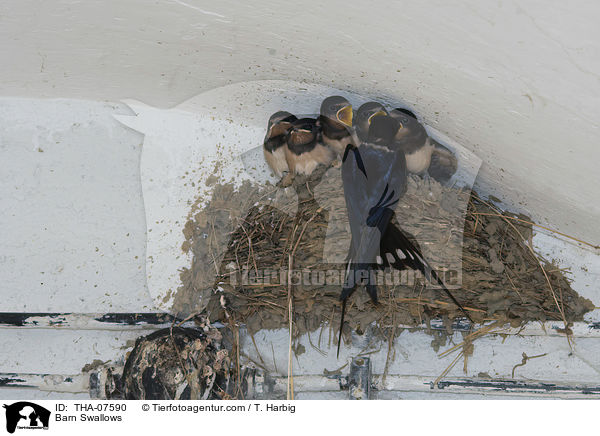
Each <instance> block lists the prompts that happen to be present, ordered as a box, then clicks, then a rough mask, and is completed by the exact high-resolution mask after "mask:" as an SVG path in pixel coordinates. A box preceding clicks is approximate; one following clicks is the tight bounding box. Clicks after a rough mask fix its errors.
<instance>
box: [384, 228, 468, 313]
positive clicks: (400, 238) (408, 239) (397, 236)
mask: <svg viewBox="0 0 600 436" xmlns="http://www.w3.org/2000/svg"><path fill="white" fill-rule="evenodd" d="M397 250H400V252H402V255H403V256H404V258H400V256H399V255H398V252H397ZM387 253H390V254H391V255H392V257H393V258H394V262H389V261H387V260H386V257H387ZM381 257H382V259H384V265H383V266H391V267H393V268H395V269H398V270H404V269H407V268H411V269H414V270H419V271H421V273H422V274H423V275H424V276H425V278H426V279H427V280H428V281H430V282H432V283H433V282H436V283H437V284H439V285H440V286H441V287H442V289H443V291H444V292H445V293H446V295H447V296H448V297H449V298H450V299H451V300H452V302H453V303H454V304H455V305H456V306H457V307H458V308H459V309H460V311H461V312H462V313H463V315H464V316H465V317H466V318H467V319H468V320H469V321H471V322H472V323H473V320H472V319H471V317H470V316H469V314H468V313H467V311H466V310H465V309H464V308H463V306H462V305H461V304H460V303H459V302H458V300H457V299H456V297H454V295H453V294H452V293H451V292H450V290H449V289H448V288H447V287H446V285H445V284H444V282H443V281H442V279H440V277H439V276H438V274H437V273H436V272H435V270H434V269H433V268H432V267H431V265H430V264H429V262H427V260H425V258H424V257H423V254H422V253H421V250H420V247H419V245H418V243H417V242H416V240H414V238H413V237H412V236H410V235H408V234H406V233H405V232H404V231H402V230H401V229H400V228H398V227H397V226H396V225H395V224H394V223H390V224H389V225H388V227H387V229H386V233H385V235H384V236H383V237H382V244H381ZM386 264H387V265H386Z"/></svg>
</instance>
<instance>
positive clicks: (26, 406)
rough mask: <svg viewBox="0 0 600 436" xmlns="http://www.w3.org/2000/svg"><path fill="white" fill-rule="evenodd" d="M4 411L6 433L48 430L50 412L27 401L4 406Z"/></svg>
mask: <svg viewBox="0 0 600 436" xmlns="http://www.w3.org/2000/svg"><path fill="white" fill-rule="evenodd" d="M4 408H5V409H6V431H8V432H9V433H14V432H15V430H16V429H17V428H19V429H45V430H47V429H48V423H49V421H50V411H49V410H48V409H45V408H43V407H42V406H38V405H37V404H35V403H30V402H28V401H19V402H18V403H13V404H9V405H6V404H5V405H4Z"/></svg>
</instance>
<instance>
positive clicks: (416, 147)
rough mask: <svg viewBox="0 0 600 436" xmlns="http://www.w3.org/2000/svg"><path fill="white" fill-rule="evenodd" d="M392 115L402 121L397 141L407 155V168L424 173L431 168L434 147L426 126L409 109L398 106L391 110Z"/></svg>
mask: <svg viewBox="0 0 600 436" xmlns="http://www.w3.org/2000/svg"><path fill="white" fill-rule="evenodd" d="M390 116H391V117H392V118H394V119H395V120H396V121H398V123H400V128H399V129H398V132H397V133H396V135H395V143H396V146H397V147H399V148H400V149H401V150H402V151H403V152H404V155H405V156H406V168H407V169H408V171H409V172H410V173H412V174H424V173H425V172H426V171H427V169H428V168H429V164H430V163H431V154H432V153H433V149H434V146H433V144H432V143H431V141H430V139H429V135H428V134H427V131H426V130H425V127H423V125H422V124H421V123H419V121H418V120H417V117H416V115H415V114H414V113H412V112H411V111H409V110H408V109H402V108H396V109H394V110H392V111H391V112H390Z"/></svg>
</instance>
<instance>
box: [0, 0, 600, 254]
mask: <svg viewBox="0 0 600 436" xmlns="http://www.w3.org/2000/svg"><path fill="white" fill-rule="evenodd" d="M599 15H600V3H598V2H593V1H583V0H582V1H577V2H559V1H556V0H553V1H550V2H549V1H528V2H513V1H502V0H501V1H492V0H480V1H453V2H448V1H442V0H438V1H434V0H428V1H418V2H417V1H396V2H391V1H374V2H355V3H351V2H347V1H346V2H342V1H337V0H335V1H329V2H316V1H310V0H306V1H303V2H275V1H270V0H269V1H262V2H260V3H259V4H257V3H255V2H248V3H243V2H233V1H220V2H212V1H202V0H186V1H181V0H171V1H155V2H148V1H146V0H129V1H127V2H122V1H117V0H106V1H103V2H76V1H53V2H38V1H32V0H21V1H19V2H10V3H3V4H2V5H0V59H2V60H3V61H2V63H1V64H0V95H3V96H21V97H36V98H40V97H65V98H78V99H87V100H100V101H119V100H122V99H125V98H133V99H136V100H140V101H144V102H146V103H148V104H152V105H154V106H159V107H171V106H174V105H176V104H177V103H179V102H181V101H184V100H186V99H188V98H190V97H192V96H194V95H197V94H199V93H201V92H203V91H206V90H208V89H212V88H215V87H218V86H222V85H225V84H230V83H235V82H240V81H248V80H253V79H291V80H298V81H305V82H312V83H319V84H325V85H330V86H334V87H337V88H341V89H347V90H348V91H353V92H356V93H358V94H362V95H364V96H367V97H372V98H381V99H384V100H397V101H404V102H406V104H408V105H410V106H411V107H412V108H414V110H415V111H416V112H417V113H418V114H419V115H420V116H421V117H422V118H423V119H424V120H425V121H426V122H427V123H428V124H430V125H432V126H434V127H435V128H437V129H438V130H440V131H441V132H443V133H445V134H447V135H448V136H449V137H451V138H453V139H455V140H457V141H459V142H460V143H462V144H463V145H464V146H465V147H467V148H468V149H470V150H471V151H473V152H474V153H475V154H477V155H478V156H479V157H480V158H482V159H483V162H484V164H483V166H482V171H481V173H480V179H479V186H480V188H481V189H482V190H483V191H484V192H486V193H492V194H494V195H496V196H497V197H499V198H501V199H503V200H504V201H505V202H506V203H507V204H508V205H509V206H510V207H511V208H513V209H514V208H517V209H519V210H522V211H524V212H526V213H529V214H531V215H532V216H533V218H534V219H537V220H540V221H541V222H543V223H547V224H549V225H550V226H552V227H554V228H558V229H559V230H561V231H563V232H567V233H570V234H573V235H574V236H577V237H580V238H582V239H585V240H588V241H589V242H591V243H594V244H599V243H600V226H598V225H597V220H598V218H599V217H600V205H598V203H597V200H598V198H599V195H598V192H599V188H598V186H599V185H600V171H598V169H597V165H598V162H599V161H600V146H599V144H598V142H599V141H598V138H599V136H600V135H599V130H598V113H599V109H600V93H599V92H598V91H599V89H600V88H599V84H600V83H599V82H600V80H599V75H598V71H600V26H598V25H597V17H598V16H599Z"/></svg>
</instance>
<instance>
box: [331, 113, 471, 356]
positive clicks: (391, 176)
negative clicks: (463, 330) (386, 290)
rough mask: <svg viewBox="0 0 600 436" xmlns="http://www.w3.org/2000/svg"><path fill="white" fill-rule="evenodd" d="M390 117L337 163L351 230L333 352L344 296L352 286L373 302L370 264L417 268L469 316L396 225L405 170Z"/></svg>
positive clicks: (374, 292)
mask: <svg viewBox="0 0 600 436" xmlns="http://www.w3.org/2000/svg"><path fill="white" fill-rule="evenodd" d="M403 128H404V126H401V125H400V124H399V122H398V121H397V120H395V119H394V118H392V117H390V116H377V117H374V118H372V120H371V124H370V126H369V133H368V137H367V141H366V142H364V143H362V144H361V145H360V146H359V147H357V148H356V149H355V152H354V153H349V152H348V150H349V149H351V148H352V145H348V146H347V150H346V153H345V157H346V159H344V163H343V165H342V183H343V187H344V197H345V200H346V208H347V211H348V220H349V222H350V232H351V235H352V239H351V243H350V252H349V254H348V259H347V261H348V263H347V267H346V280H345V283H344V286H343V288H342V293H341V294H340V300H341V301H342V315H341V321H340V332H339V339H338V356H339V350H340V345H341V339H342V327H343V325H344V316H345V312H346V303H347V300H348V298H349V297H350V296H351V295H352V293H353V292H354V291H355V290H356V287H357V286H358V285H364V286H365V290H366V291H367V293H368V294H369V296H370V297H371V300H372V301H373V302H374V303H377V287H376V285H375V283H374V281H373V279H374V277H373V274H372V273H373V272H374V270H375V269H385V268H387V267H393V268H395V269H398V270H403V269H407V268H411V269H414V270H419V271H421V273H423V275H424V276H425V277H426V278H427V279H428V280H430V281H435V282H437V283H438V284H439V285H440V286H441V287H442V288H443V290H444V292H445V293H446V294H447V295H448V296H449V297H450V298H451V299H452V301H453V302H454V303H455V304H456V305H457V306H458V307H459V309H460V310H461V311H462V312H463V314H464V315H465V316H466V317H467V319H469V320H471V318H470V317H469V315H468V314H467V313H466V311H465V310H464V309H463V307H462V306H461V305H460V303H459V302H458V301H457V300H456V298H454V296H453V295H452V294H451V293H450V291H449V290H448V289H447V288H446V286H445V285H444V283H443V282H442V280H441V279H440V278H439V276H438V275H437V274H436V272H435V271H434V270H433V268H432V267H431V265H430V264H429V263H428V262H427V260H426V259H425V258H424V257H423V255H422V253H421V250H420V247H419V246H418V244H417V243H416V241H415V240H414V238H413V237H412V236H411V235H409V234H408V233H406V232H405V231H403V230H402V229H401V228H400V227H399V226H397V225H396V223H395V222H393V220H394V219H395V213H394V209H395V205H396V204H397V203H398V201H399V200H400V198H401V197H402V196H403V195H404V193H405V192H406V189H407V179H408V169H407V166H406V159H405V156H404V153H403V152H402V151H401V150H399V149H398V148H397V147H396V137H397V136H398V131H399V130H401V129H403Z"/></svg>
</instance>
